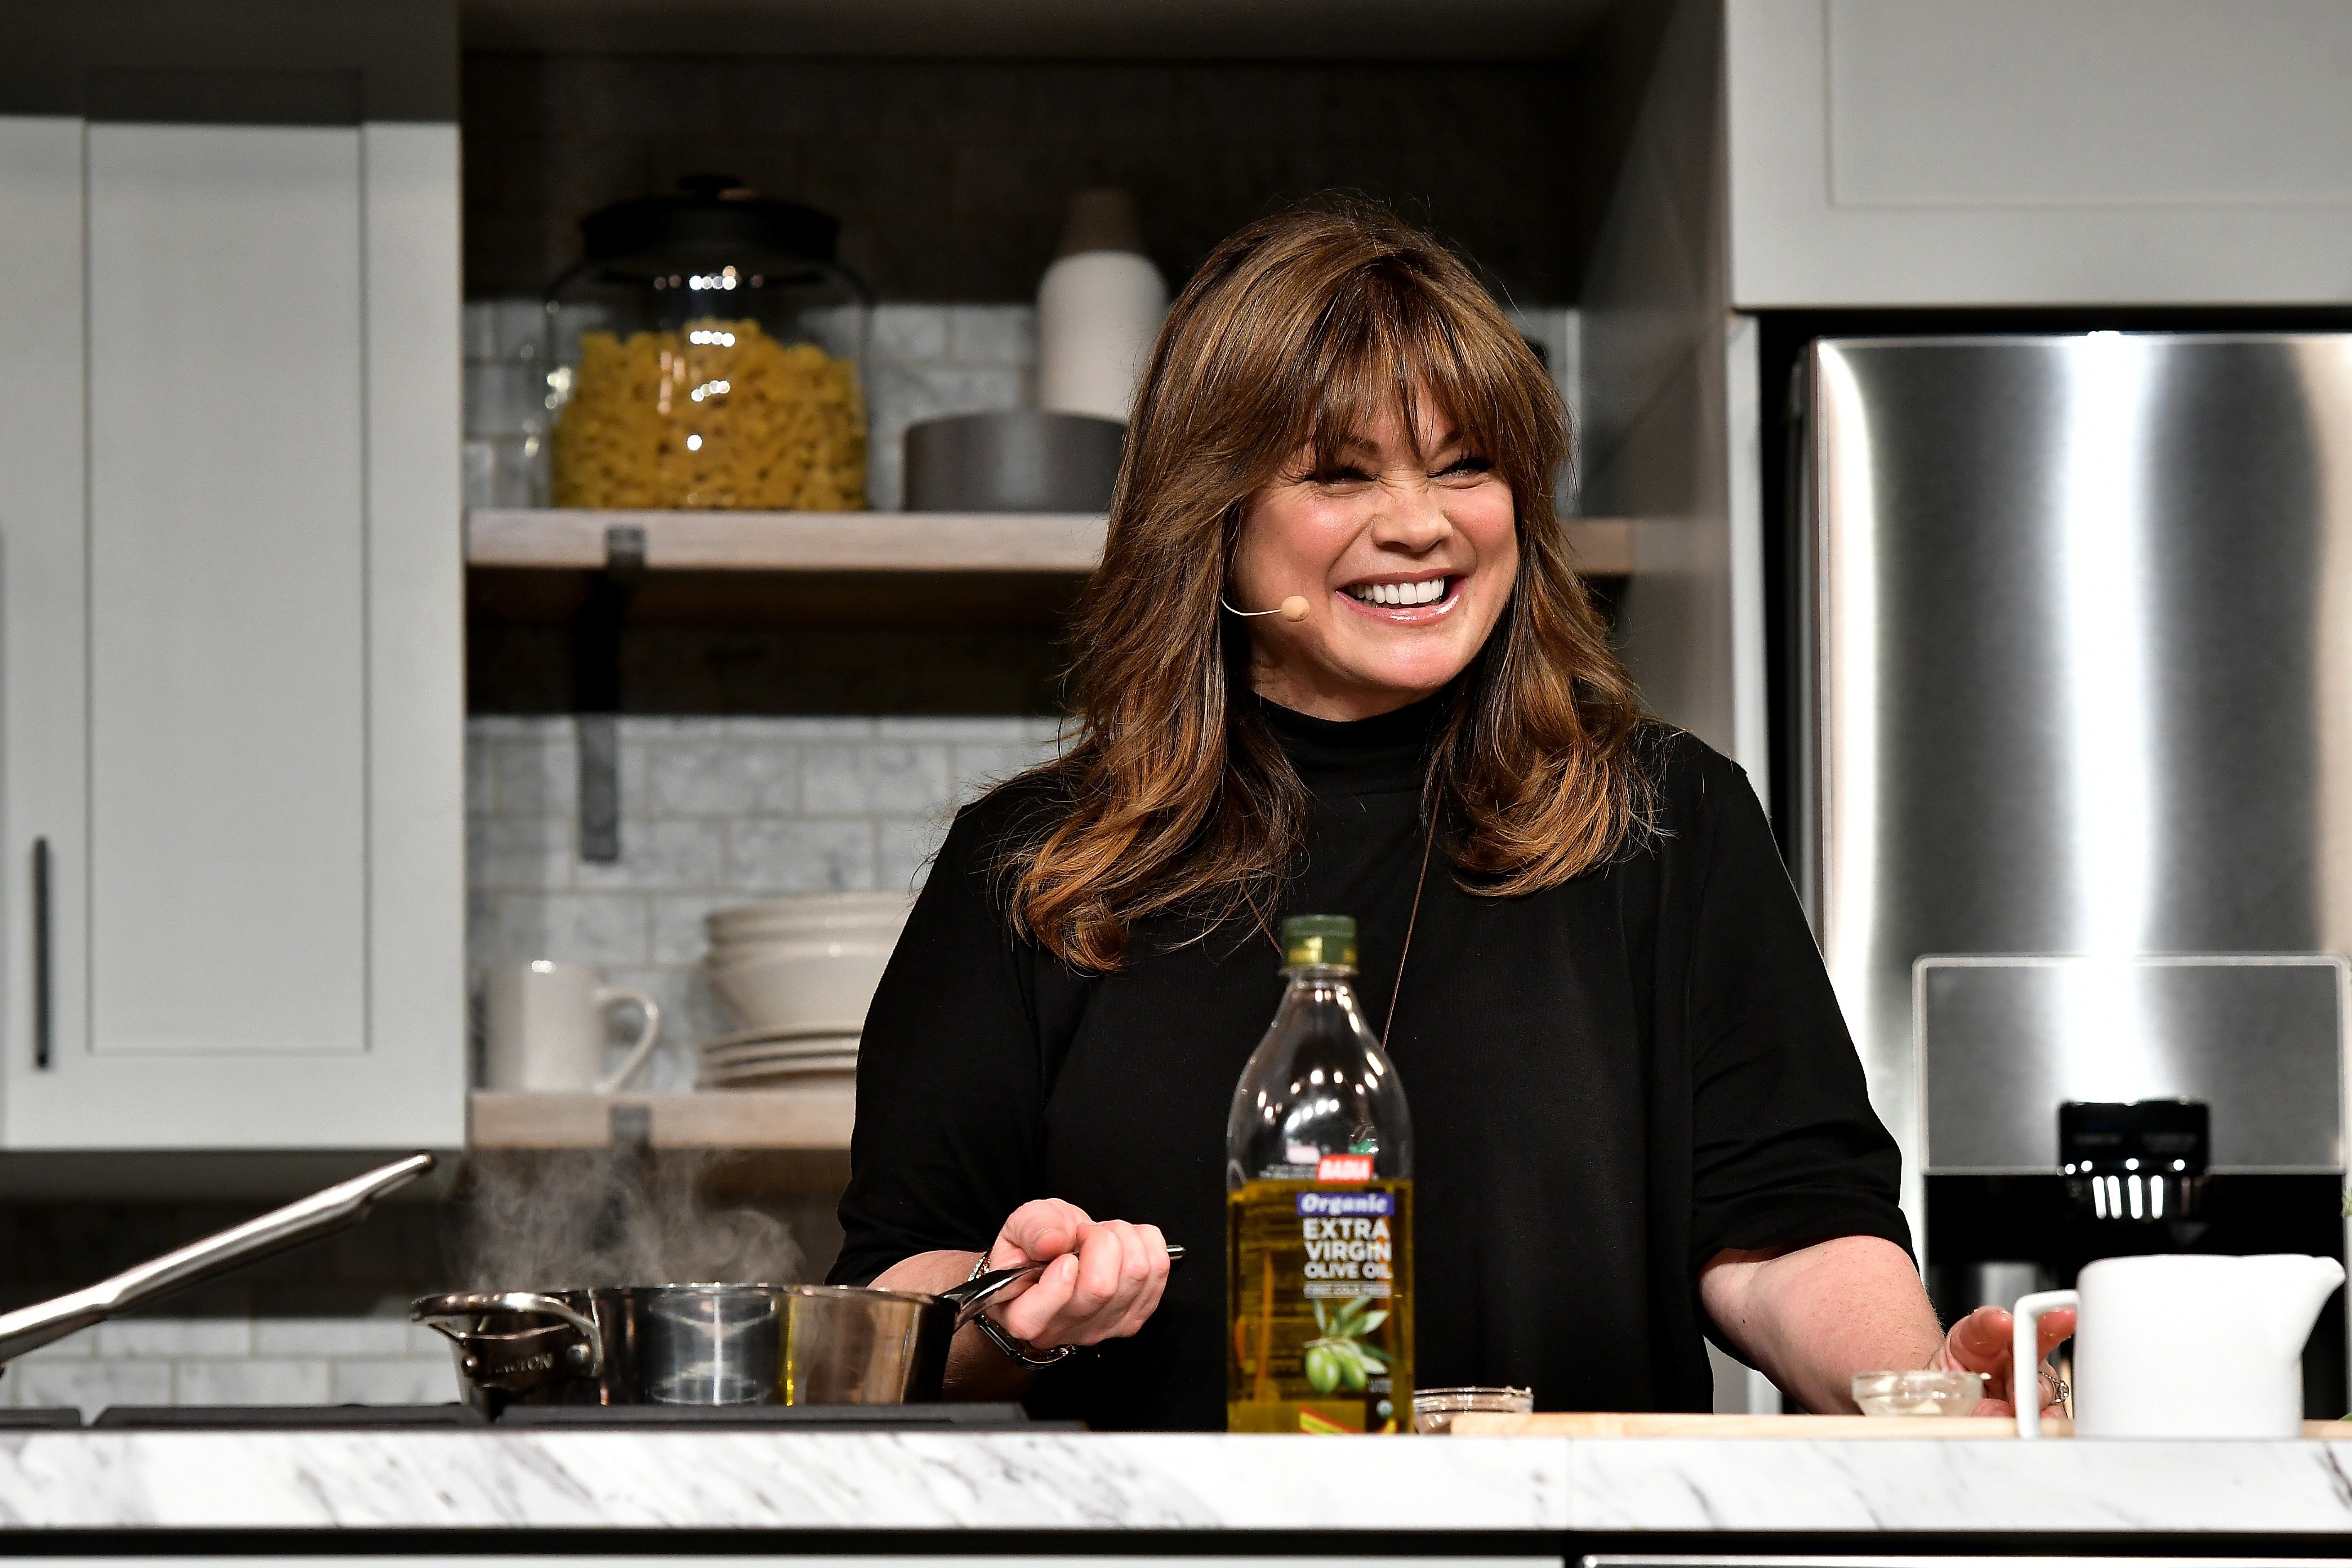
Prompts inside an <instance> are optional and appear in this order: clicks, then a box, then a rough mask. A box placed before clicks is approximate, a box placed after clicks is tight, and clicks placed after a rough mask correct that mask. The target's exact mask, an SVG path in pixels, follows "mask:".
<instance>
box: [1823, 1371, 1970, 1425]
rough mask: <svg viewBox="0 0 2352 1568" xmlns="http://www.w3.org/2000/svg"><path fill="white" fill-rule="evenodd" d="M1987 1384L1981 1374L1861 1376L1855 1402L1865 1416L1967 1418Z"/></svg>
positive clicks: (1856, 1382) (1855, 1385)
mask: <svg viewBox="0 0 2352 1568" xmlns="http://www.w3.org/2000/svg"><path fill="white" fill-rule="evenodd" d="M1984 1381H1985V1380H1984V1373H1980V1372H1858V1373H1854V1374H1853V1402H1854V1403H1855V1404H1856V1405H1861V1406H1862V1413H1863V1414H1864V1415H1970V1414H1972V1413H1973V1412H1974V1411H1975V1410H1976V1407H1977V1404H1978V1402H1979V1400H1981V1399H1983V1398H1984Z"/></svg>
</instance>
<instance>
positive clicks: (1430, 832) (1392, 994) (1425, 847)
mask: <svg viewBox="0 0 2352 1568" xmlns="http://www.w3.org/2000/svg"><path fill="white" fill-rule="evenodd" d="M1436 843H1437V824H1436V822H1435V821H1434V820H1432V821H1431V823H1430V825H1429V826H1428V827H1426V828H1425V829H1423V832H1422V836H1421V870H1420V872H1419V873H1418V874H1416V875H1415V876H1414V878H1413V879H1412V909H1411V910H1409V911H1407V913H1406V915H1405V917H1404V946H1403V947H1402V949H1400V950H1399V951H1398V952H1397V972H1396V984H1394V985H1391V986H1390V987H1389V1011H1388V1016H1386V1017H1384V1018H1382V1019H1381V1050H1383V1051H1385V1050H1387V1049H1388V1048H1389V1031H1390V1030H1391V1029H1392V1028H1394V1027H1395V1026H1396V1009H1397V998H1398V997H1400V996H1402V995H1403V994H1404V961H1405V960H1406V959H1408V958H1410V957H1412V932H1413V928H1414V927H1415V926H1418V925H1419V924H1420V923H1421V894H1422V889H1424V888H1426V887H1428V886H1429V852H1430V850H1431V848H1432V847H1434V846H1435V845H1436ZM1242 900H1243V902H1244V903H1246V904H1247V905H1248V906H1249V912H1250V919H1251V920H1253V921H1256V922H1257V929H1258V930H1259V931H1264V932H1265V940H1266V941H1268V942H1272V943H1274V951H1275V952H1277V953H1280V954H1281V955H1282V957H1283V958H1284V959H1285V960H1287V959H1288V958H1289V957H1290V954H1289V953H1288V952H1286V950H1285V949H1284V948H1283V945H1282V939H1281V938H1280V937H1278V936H1276V935H1275V934H1274V931H1273V928H1271V927H1270V926H1268V925H1267V924H1266V923H1265V916H1264V915H1262V914H1260V913H1258V912H1257V900H1255V899H1253V898H1251V897H1250V896H1249V895H1248V894H1246V893H1244V894H1243V895H1242Z"/></svg>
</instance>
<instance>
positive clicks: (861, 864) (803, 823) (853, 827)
mask: <svg viewBox="0 0 2352 1568" xmlns="http://www.w3.org/2000/svg"><path fill="white" fill-rule="evenodd" d="M727 880H728V884H729V885H730V887H736V888H740V889H744V891H745V892H746V893H747V894H749V895H751V896H752V897H757V896H759V895H761V894H774V893H859V892H867V891H870V890H871V889H873V887H874V825H873V823H871V822H869V821H866V820H864V819H862V818H859V819H850V818H839V819H832V820H826V819H816V818H807V817H766V818H761V817H751V818H746V819H745V820H743V821H740V822H732V823H730V824H728V826H727Z"/></svg>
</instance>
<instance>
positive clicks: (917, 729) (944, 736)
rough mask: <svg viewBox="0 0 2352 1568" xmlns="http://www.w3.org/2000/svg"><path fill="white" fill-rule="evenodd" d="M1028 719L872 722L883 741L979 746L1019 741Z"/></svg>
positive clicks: (1025, 729)
mask: <svg viewBox="0 0 2352 1568" xmlns="http://www.w3.org/2000/svg"><path fill="white" fill-rule="evenodd" d="M1028 726H1029V721H1028V720H1026V719H1019V718H1003V719H999V718H970V719H963V718H956V719H931V718H897V717H892V718H883V719H877V720H875V721H874V733H875V735H876V736H877V738H879V739H881V740H885V741H914V742H928V743H929V744H932V745H938V744H940V742H950V743H951V742H958V741H967V742H978V743H980V744H983V745H1003V744H1004V743H1006V742H1013V741H1023V740H1026V739H1028V736H1029V728H1028Z"/></svg>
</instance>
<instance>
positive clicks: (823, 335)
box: [547, 174, 871, 511]
mask: <svg viewBox="0 0 2352 1568" xmlns="http://www.w3.org/2000/svg"><path fill="white" fill-rule="evenodd" d="M680 185H681V187H682V194H680V195H675V196H651V197H647V198H645V199H642V200H638V201H628V202H622V203H619V204H617V205H614V206H609V207H606V208H604V210H602V211H600V212H597V213H594V214H593V215H591V216H589V217H588V218H586V219H585V220H583V223H582V224H581V231H582V237H583V240H584V241H585V251H586V259H584V260H583V261H582V262H581V263H580V264H579V265H578V266H577V267H574V268H572V269H571V270H570V271H569V272H566V273H565V274H564V275H563V276H562V278H559V279H556V281H555V283H554V284H553V286H552V287H551V288H550V289H548V292H547V330H548V344H547V363H548V365H549V367H550V368H549V372H548V378H547V379H548V406H549V408H550V409H551V410H552V411H553V413H554V416H555V425H554V430H553V432H552V438H551V452H550V467H549V473H548V489H549V494H550V499H551V500H553V501H554V503H555V504H556V505H557V506H571V507H604V508H644V509H673V508H718V507H731V508H744V509H751V510H776V511H848V510H856V509H859V508H862V507H864V506H865V505H866V399H865V395H864V393H863V391H862V390H861V388H862V382H863V376H862V372H863V369H864V363H865V357H866V320H867V317H868V316H869V315H870V314H871V302H870V300H869V299H868V297H867V295H866V289H865V286H864V285H863V284H861V283H860V282H859V281H858V280H857V279H856V276H855V275H854V274H852V273H851V272H850V271H849V270H848V269H847V268H844V267H842V266H841V265H840V264H839V263H837V262H836V261H835V259H834V251H835V242H836V240H837V238H838V237H839V234H840V229H841V226H840V225H839V224H838V223H837V222H835V220H834V219H833V218H830V217H828V216H825V215H824V214H823V213H821V212H817V211H815V210H814V209H813V208H809V207H804V206H801V205H798V204H796V203H793V202H782V201H772V200H768V199H766V198H763V197H761V196H760V195H757V194H755V193H753V192H751V191H750V190H747V189H745V188H744V187H743V185H742V184H741V182H740V181H738V180H736V179H735V178H733V177H732V176H730V175H723V174H700V175H695V176H693V177H691V178H688V179H687V180H684V181H681V182H680Z"/></svg>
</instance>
